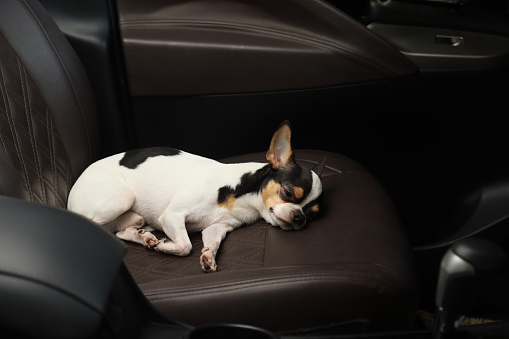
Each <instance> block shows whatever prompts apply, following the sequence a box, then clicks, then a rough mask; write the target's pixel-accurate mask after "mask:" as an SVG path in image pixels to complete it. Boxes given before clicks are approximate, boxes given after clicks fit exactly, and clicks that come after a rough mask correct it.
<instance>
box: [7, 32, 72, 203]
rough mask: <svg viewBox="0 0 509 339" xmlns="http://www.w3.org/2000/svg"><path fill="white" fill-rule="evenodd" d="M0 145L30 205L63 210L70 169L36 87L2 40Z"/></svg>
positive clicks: (70, 181)
mask: <svg viewBox="0 0 509 339" xmlns="http://www.w3.org/2000/svg"><path fill="white" fill-rule="evenodd" d="M0 51H1V55H0V143H1V145H2V147H3V148H4V150H5V153H6V154H7V157H8V159H9V160H10V161H11V162H12V164H13V167H14V168H15V169H16V170H17V173H18V175H19V178H20V180H21V182H23V185H24V190H25V192H26V196H25V197H24V198H26V199H29V200H31V201H34V202H39V203H44V204H47V205H51V206H57V207H65V205H66V202H67V194H68V191H69V189H70V187H71V184H72V179H71V169H70V164H69V161H68V160H67V159H66V158H62V157H58V158H57V157H56V154H65V152H64V150H63V147H62V140H61V138H60V136H59V135H58V133H57V132H56V129H55V128H54V126H53V118H52V116H51V113H50V112H49V110H48V107H47V106H46V103H45V101H44V98H43V97H42V95H41V93H40V91H39V89H38V88H37V86H36V84H35V83H34V82H33V80H32V78H31V77H30V74H29V73H28V72H27V70H26V69H25V67H24V66H23V64H22V63H21V61H20V60H19V59H18V57H17V56H16V54H15V52H14V51H13V50H12V49H11V47H10V46H9V44H8V43H7V42H6V41H5V39H4V38H3V37H2V36H0Z"/></svg>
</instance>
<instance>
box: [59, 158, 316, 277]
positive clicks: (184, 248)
mask: <svg viewBox="0 0 509 339" xmlns="http://www.w3.org/2000/svg"><path fill="white" fill-rule="evenodd" d="M124 154H125V153H121V154H116V155H113V156H110V157H107V158H104V159H102V160H99V161H97V162H95V163H93V164H92V165H91V166H90V167H89V168H87V169H86V170H85V172H83V174H82V175H81V176H80V177H79V178H78V180H77V181H76V183H75V185H74V186H73V188H72V189H71V191H70V193H69V200H68V209H69V210H70V211H73V212H76V213H78V214H81V215H83V216H85V217H87V218H88V219H90V220H92V221H94V222H95V223H97V224H100V225H103V226H104V227H107V228H109V229H110V230H111V231H113V232H117V233H116V234H117V236H118V237H119V238H121V239H125V240H129V241H135V242H138V243H140V244H143V245H145V246H148V247H154V248H155V250H157V251H161V252H165V253H171V254H175V255H187V254H189V253H190V251H191V249H192V245H191V242H190V240H189V236H188V234H187V233H188V232H197V231H203V232H202V236H203V242H204V249H203V250H202V252H203V255H202V257H201V258H200V262H201V264H202V267H203V268H204V270H206V271H215V269H216V264H215V254H216V252H217V249H218V248H219V244H220V242H221V240H222V239H224V237H225V235H226V233H227V232H230V231H232V230H233V229H235V228H237V227H240V226H242V225H244V224H249V223H252V222H254V221H256V220H258V219H259V218H260V217H263V218H264V219H265V220H266V221H267V222H269V223H271V224H272V225H279V226H281V227H282V228H283V229H288V227H286V226H285V225H287V224H286V223H284V222H282V221H281V220H282V219H284V218H291V216H290V214H291V212H292V211H293V210H294V209H300V211H301V212H302V206H304V205H305V204H306V203H307V202H308V201H310V200H312V199H315V198H316V197H317V196H318V195H319V194H320V193H321V183H320V180H319V178H318V176H317V175H316V174H315V173H314V172H312V175H313V187H312V189H311V194H309V195H308V197H306V199H305V200H304V201H303V202H302V203H301V204H299V205H296V204H290V203H285V204H281V205H280V206H278V207H276V208H274V209H273V211H269V209H268V208H267V207H266V206H265V205H264V203H263V201H262V199H261V197H260V194H258V192H254V193H248V194H244V195H242V196H241V197H239V198H237V199H236V200H235V202H234V204H233V208H231V209H228V208H226V207H220V206H218V202H217V197H218V190H219V189H220V188H221V187H224V186H231V187H232V188H235V187H236V186H237V184H239V182H240V178H241V176H242V175H243V174H245V173H248V172H251V173H254V172H255V171H256V170H258V169H260V168H261V167H263V166H265V165H266V164H263V163H240V164H222V163H219V162H217V161H215V160H211V159H207V158H204V157H200V156H197V155H193V154H190V153H186V152H182V151H181V152H180V153H179V154H178V155H161V156H153V157H149V158H147V159H146V160H145V161H144V162H143V163H141V164H139V165H138V166H137V167H136V168H135V169H131V168H128V167H125V166H122V165H120V164H119V162H120V160H121V159H122V158H123V157H124ZM145 222H146V223H148V224H149V225H150V226H152V227H153V228H155V229H158V230H161V231H164V233H165V234H166V235H167V236H168V237H169V239H171V240H167V239H166V240H158V239H156V238H155V236H153V235H152V234H151V233H150V232H148V231H144V230H141V229H140V227H141V226H143V225H144V223H145Z"/></svg>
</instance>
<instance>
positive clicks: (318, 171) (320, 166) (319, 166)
mask: <svg viewBox="0 0 509 339" xmlns="http://www.w3.org/2000/svg"><path fill="white" fill-rule="evenodd" d="M325 159H327V156H326V155H324V156H323V159H322V161H320V163H319V164H316V166H314V167H313V168H312V169H311V170H312V171H313V172H315V173H316V174H317V175H318V177H319V178H321V177H322V173H323V170H324V168H325Z"/></svg>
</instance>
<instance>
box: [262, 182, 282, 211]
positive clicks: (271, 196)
mask: <svg viewBox="0 0 509 339" xmlns="http://www.w3.org/2000/svg"><path fill="white" fill-rule="evenodd" d="M280 190H281V185H280V184H278V183H277V182H275V181H274V180H271V181H269V183H268V184H267V186H265V187H264V188H263V189H262V201H263V203H264V204H265V206H267V208H271V207H273V206H275V205H277V204H280V203H282V202H284V201H283V199H281V197H280V196H279V191H280Z"/></svg>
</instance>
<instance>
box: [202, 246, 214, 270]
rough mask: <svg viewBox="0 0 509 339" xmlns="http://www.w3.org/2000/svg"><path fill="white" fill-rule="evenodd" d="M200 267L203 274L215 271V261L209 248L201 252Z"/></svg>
mask: <svg viewBox="0 0 509 339" xmlns="http://www.w3.org/2000/svg"><path fill="white" fill-rule="evenodd" d="M201 253H202V255H201V256H200V265H201V268H202V270H203V271H204V272H207V273H209V272H215V271H216V270H217V264H216V260H215V259H214V254H212V251H211V250H210V248H208V247H205V248H203V249H202V250H201Z"/></svg>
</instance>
